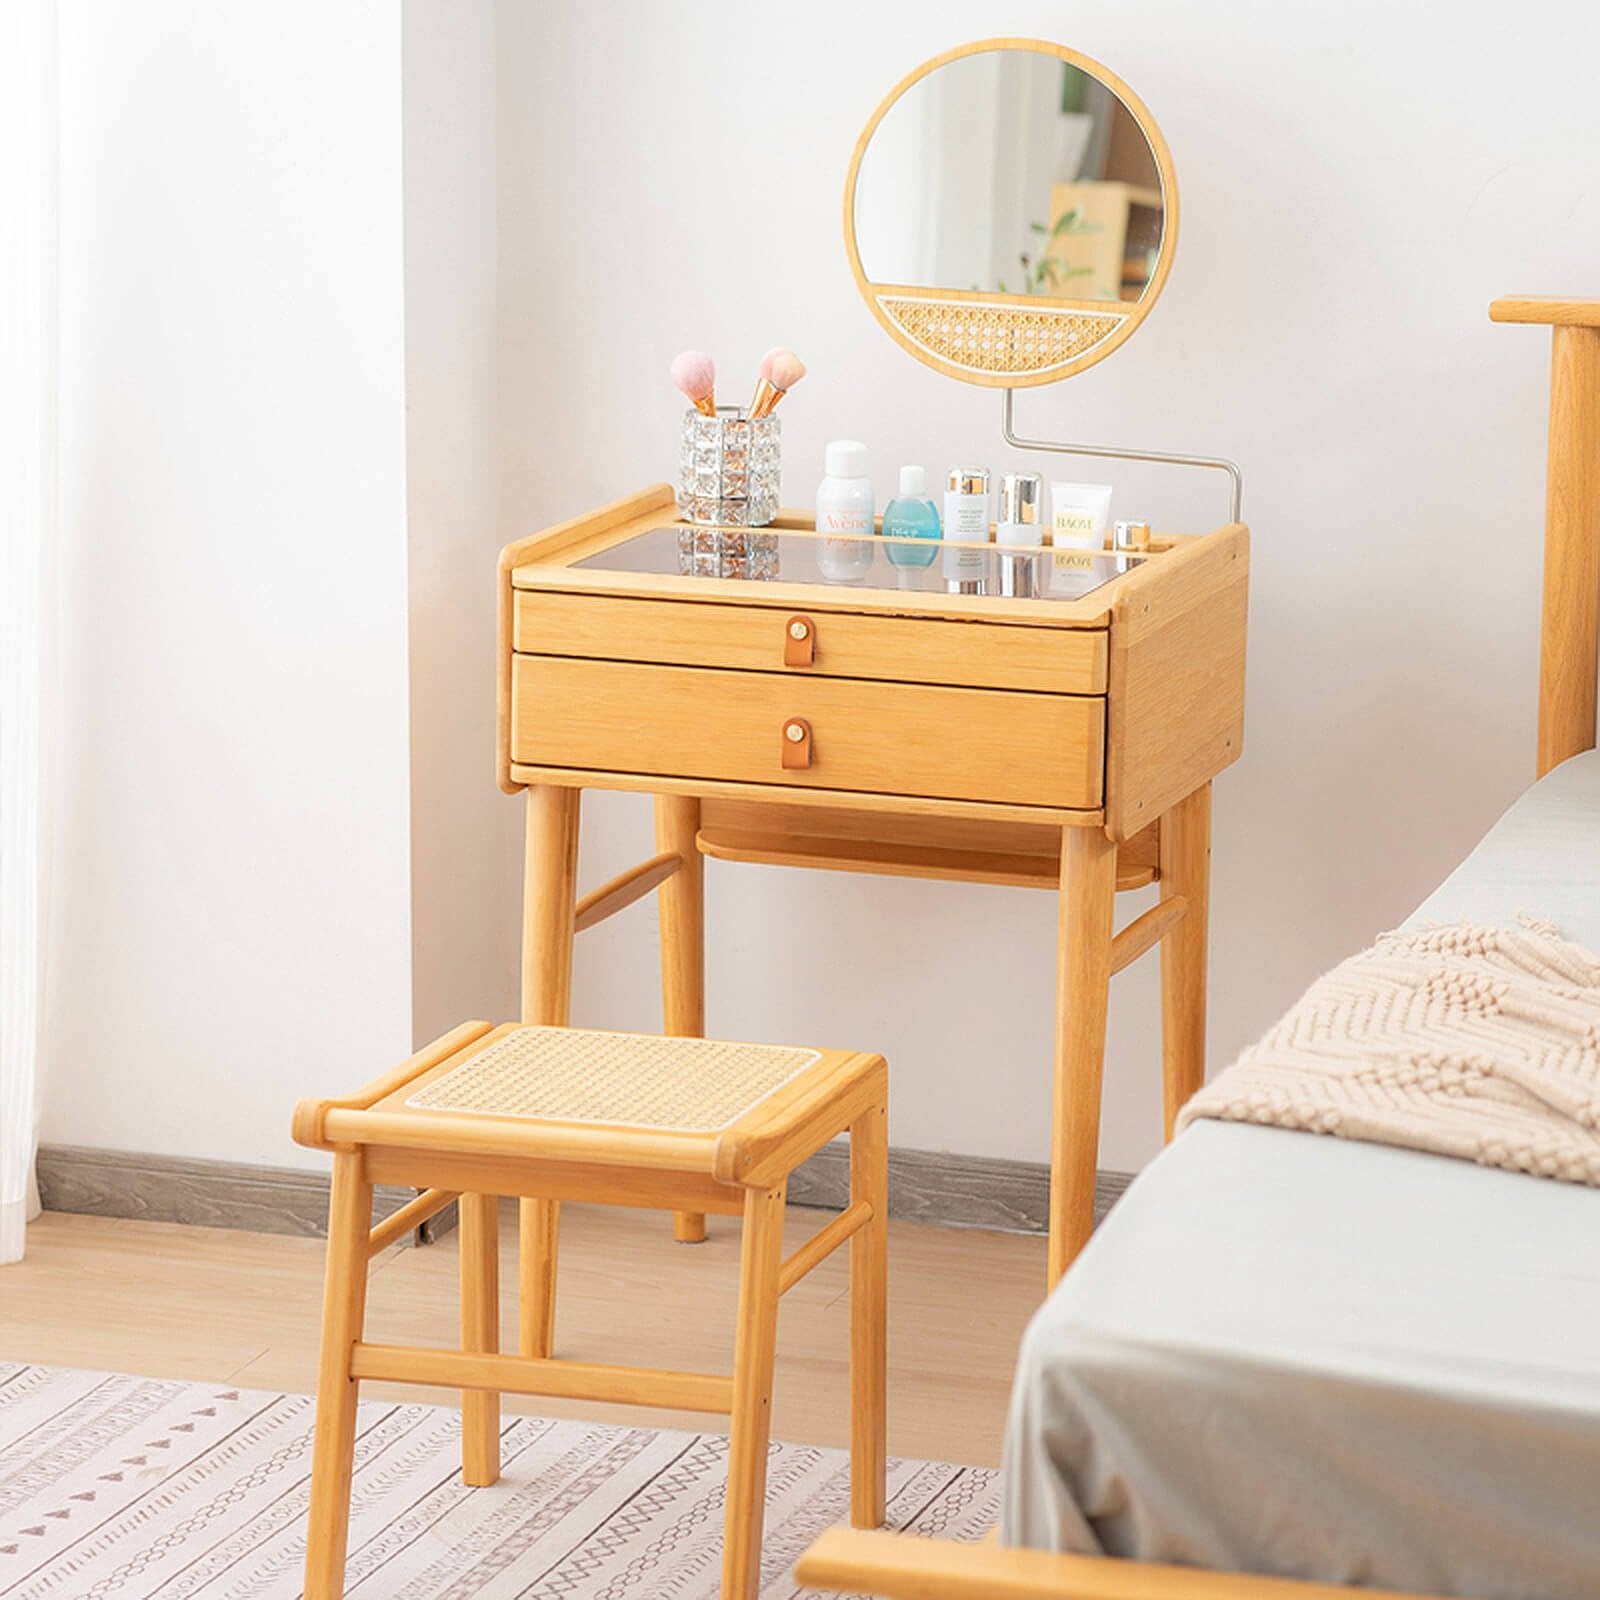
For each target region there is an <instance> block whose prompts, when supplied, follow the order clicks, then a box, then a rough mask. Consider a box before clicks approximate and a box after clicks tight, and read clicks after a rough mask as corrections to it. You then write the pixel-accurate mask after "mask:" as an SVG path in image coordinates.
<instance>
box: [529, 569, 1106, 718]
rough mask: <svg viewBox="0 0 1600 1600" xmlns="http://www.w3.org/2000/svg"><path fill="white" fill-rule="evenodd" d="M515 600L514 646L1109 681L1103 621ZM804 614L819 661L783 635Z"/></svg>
mask: <svg viewBox="0 0 1600 1600" xmlns="http://www.w3.org/2000/svg"><path fill="white" fill-rule="evenodd" d="M515 604H516V609H515V630H514V634H513V644H514V648H516V649H518V650H523V651H532V652H537V653H538V654H539V655H547V656H589V657H592V658H595V659H598V660H606V661H661V662H667V663H670V664H672V665H674V666H685V667H695V666H703V667H738V668H746V669H749V668H753V669H755V670H757V671H763V672H794V673H796V674H806V675H810V676H818V677H827V678H879V679H885V680H889V681H892V682H899V683H948V684H956V685H960V686H963V687H965V686H968V685H970V686H973V687H977V688H985V689H1036V690H1043V691H1049V692H1053V693H1057V694H1104V693H1105V692H1106V635H1105V633H1104V632H1103V631H1097V630H1089V629H1080V630H1076V631H1074V630H1073V629H1070V628H1050V627H1025V626H1018V625H1015V624H1010V625H1008V624H1004V623H994V622H937V621H932V620H930V619H926V618H919V617H889V616H872V615H864V614H862V613H859V612H839V611H807V612H796V611H791V610H786V609H783V608H780V607H777V606H741V605H722V604H708V603H696V602H694V601H685V600H633V599H620V598H616V597H613V596H609V595H588V594H558V593H551V592H549V591H544V590H528V589H520V590H518V591H517V594H516V596H515ZM796 617H800V618H801V619H803V620H804V622H805V623H806V624H807V626H808V627H809V628H810V629H812V630H813V641H814V657H813V660H812V663H811V665H809V666H786V665H785V653H784V645H785V643H786V642H787V640H788V628H789V624H790V622H791V621H793V620H794V619H795V618H796Z"/></svg>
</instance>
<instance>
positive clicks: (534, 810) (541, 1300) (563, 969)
mask: <svg viewBox="0 0 1600 1600" xmlns="http://www.w3.org/2000/svg"><path fill="white" fill-rule="evenodd" d="M582 794H583V791H582V790H580V789H558V788H553V787H551V786H550V785H549V784H537V785H535V786H534V787H532V788H530V789H529V790H528V834H527V852H526V855H525V856H524V879H523V892H522V1020H523V1021H524V1022H539V1023H546V1024H551V1025H555V1026H564V1025H565V1024H566V1022H567V1020H568V1017H569V1015H570V1011H571V1005H572V943H573V940H574V938H575V937H576V931H575V929H574V928H573V911H574V908H575V907H576V906H577V903H578V808H579V803H580V801H581V799H582ZM560 1226H561V1208H560V1205H559V1203H558V1202H557V1201H554V1200H524V1201H523V1202H522V1207H521V1230H520V1232H521V1238H520V1250H519V1275H518V1299H519V1312H520V1324H521V1332H522V1336H521V1341H520V1347H521V1351H522V1354H523V1355H525V1356H546V1357H547V1356H549V1354H550V1352H551V1349H552V1347H553V1344H554V1339H555V1324H556V1258H557V1254H558V1246H559V1242H560Z"/></svg>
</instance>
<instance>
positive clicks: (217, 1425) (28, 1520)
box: [0, 1363, 999, 1600]
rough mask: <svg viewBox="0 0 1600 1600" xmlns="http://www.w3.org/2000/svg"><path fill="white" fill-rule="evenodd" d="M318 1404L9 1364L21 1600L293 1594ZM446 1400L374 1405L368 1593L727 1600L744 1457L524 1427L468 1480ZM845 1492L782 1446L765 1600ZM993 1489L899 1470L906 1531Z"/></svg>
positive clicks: (367, 1483)
mask: <svg viewBox="0 0 1600 1600" xmlns="http://www.w3.org/2000/svg"><path fill="white" fill-rule="evenodd" d="M311 1424H312V1402H311V1401H310V1400H309V1399H308V1398H306V1397H305V1396H303V1395H281V1394H257V1393H252V1392H250V1391H248V1390H240V1389H230V1388H229V1387H227V1385H225V1384H190V1383H169V1382H162V1381H157V1380H155V1379H151V1378H130V1377H121V1376H108V1375H106V1374H104V1373H94V1372H66V1371H58V1370H55V1369H52V1368H47V1367H22V1366H8V1365H6V1364H4V1363H0V1595H4V1596H5V1597H6V1600H195V1597H198V1600H269V1597H270V1600H294V1597H295V1596H298V1595H299V1593H300V1563H301V1555H302V1552H303V1549H304V1545H303V1538H304V1530H305V1514H306V1497H307V1494H308V1491H309V1480H310V1471H311ZM460 1437H461V1436H460V1429H459V1424H458V1418H457V1415H456V1413H455V1412H454V1411H452V1410H449V1409H447V1408H443V1407H439V1406H421V1405H392V1404H387V1403H385V1402H382V1401H371V1402H368V1403H366V1404H364V1405H363V1406H362V1408H361V1426H360V1435H359V1439H358V1441H357V1444H356V1476H355V1493H354V1497H353V1505H354V1510H353V1517H352V1521H351V1536H350V1565H349V1572H348V1577H347V1580H346V1582H347V1593H348V1594H351V1595H355V1596H359V1597H363V1600H546V1597H550V1600H554V1597H556V1596H559V1597H561V1600H712V1597H714V1596H715V1595H716V1593H717V1579H718V1562H719V1560H720V1557H721V1535H722V1501H723V1486H724V1464H725V1460H726V1456H727V1441H726V1440H725V1439H724V1438H722V1437H720V1436H719V1435H716V1434H700V1433H667V1432H661V1431H658V1430H656V1429H654V1428H617V1427H603V1426H600V1425H599V1424H595V1423H587V1422H551V1421H548V1420H546V1419H543V1418H538V1417H511V1416H508V1417H507V1418H506V1424H505V1429H504V1433H503V1441H504V1442H503V1446H502V1458H503V1460H504V1463H505V1466H504V1475H503V1477H502V1478H501V1481H500V1482H499V1483H498V1484H497V1485H496V1486H495V1487H494V1488H492V1489H467V1488H465V1487H463V1485H462V1483H461V1474H460V1470H459V1468H460ZM848 1498H849V1474H848V1467H847V1458H846V1456H845V1453H844V1452H843V1451H840V1450H821V1449H812V1448H810V1447H808V1446H802V1445H792V1444H775V1445H774V1446H773V1447H772V1459H771V1463H770V1465H769V1469H768V1487H767V1529H766V1544H765V1552H764V1559H763V1565H762V1590H761V1593H762V1600H791V1597H794V1596H797V1595H801V1594H805V1593H809V1591H803V1590H800V1589H797V1588H796V1587H795V1585H794V1582H793V1580H792V1579H791V1577H790V1576H789V1574H790V1569H791V1568H792V1567H793V1565H794V1561H795V1559H796V1557H797V1556H798V1555H799V1554H800V1552H801V1551H802V1550H804V1549H805V1547H806V1546H807V1545H808V1544H809V1543H810V1542H811V1540H812V1539H813V1538H815V1537H816V1535H817V1534H818V1533H820V1532H821V1531H822V1529H823V1528H825V1527H827V1526H828V1525H829V1524H830V1523H833V1522H837V1521H840V1520H842V1518H843V1517H844V1515H845V1513H846V1508H847V1505H848ZM998 1513H999V1483H998V1474H997V1473H996V1472H993V1471H990V1470H987V1469H982V1468H976V1467H953V1466H945V1465H943V1464H941V1463H937V1462H931V1461H891V1462H890V1464H889V1520H890V1522H891V1524H892V1525H894V1526H895V1527H900V1528H907V1529H912V1530H915V1531H916V1532H919V1533H927V1534H940V1535H943V1536H944V1537H946V1538H957V1539H978V1538H981V1537H982V1536H983V1534H984V1533H985V1532H986V1531H987V1530H988V1529H989V1527H990V1526H992V1525H993V1523H994V1522H995V1521H996V1520H997V1517H998Z"/></svg>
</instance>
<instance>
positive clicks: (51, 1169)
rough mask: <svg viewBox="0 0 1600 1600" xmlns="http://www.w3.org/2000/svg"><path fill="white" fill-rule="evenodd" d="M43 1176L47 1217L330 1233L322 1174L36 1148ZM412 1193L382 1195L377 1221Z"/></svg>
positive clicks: (382, 1192)
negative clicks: (71, 1215)
mask: <svg viewBox="0 0 1600 1600" xmlns="http://www.w3.org/2000/svg"><path fill="white" fill-rule="evenodd" d="M38 1173H39V1201H40V1204H41V1205H43V1207H44V1209H45V1210H46V1211H75V1212H78V1213H80V1214H82V1215H85V1216H91V1217H136V1218H139V1219H140V1220H142V1221H145V1222H187V1223H192V1224H194V1225H196V1226H198V1227H202V1228H245V1229H248V1230H250V1231H251V1232H254V1233H293V1234H299V1235H301V1236H302V1237H305V1238H308V1239H314V1238H321V1237H322V1236H324V1235H325V1234H326V1233H327V1231H328V1178H327V1175H326V1174H325V1173H321V1172H302V1171H298V1170H296V1169H295V1168H293V1167H252V1166H246V1165H245V1164H243V1163H241V1162H235V1161H187V1160H184V1159H182V1158H181V1157H178V1156H146V1155H137V1154H134V1153H132V1152H129V1151H125V1150H89V1149H85V1148H84V1147H82V1146H80V1145H70V1144H54V1145H51V1144H46V1145H40V1147H39V1160H38ZM415 1194H416V1191H415V1190H413V1189H396V1188H389V1187H384V1188H380V1189H378V1190H377V1191H376V1193H375V1195H374V1197H373V1214H374V1216H375V1217H378V1218H382V1217H386V1216H388V1215H389V1213H390V1212H391V1211H398V1210H399V1209H400V1207H401V1206H403V1205H404V1204H405V1203H406V1202H407V1201H408V1200H411V1199H413V1198H415Z"/></svg>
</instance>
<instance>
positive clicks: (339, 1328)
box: [305, 1152, 372, 1600]
mask: <svg viewBox="0 0 1600 1600" xmlns="http://www.w3.org/2000/svg"><path fill="white" fill-rule="evenodd" d="M371 1227H372V1185H371V1184H370V1183H368V1182H367V1181H366V1179H365V1178H364V1176H363V1174H362V1166H361V1156H360V1155H359V1154H356V1153H354V1152H351V1153H349V1154H342V1155H336V1156H335V1157H334V1158H333V1192H332V1195H331V1198H330V1200H329V1204H328V1263H327V1273H326V1279H325V1286H324V1289H323V1296H322V1354H321V1357H320V1359H319V1361H318V1365H317V1431H316V1439H315V1442H314V1444H313V1446H312V1452H311V1516H310V1525H309V1527H308V1529H307V1533H306V1585H305V1600H339V1596H341V1595H342V1594H343V1593H344V1564H345V1551H346V1548H347V1546H348V1544H349V1539H350V1480H351V1475H352V1472H353V1470H354V1465H355V1447H356V1399H357V1396H358V1393H359V1390H360V1383H359V1382H358V1381H357V1380H356V1379H355V1378H352V1377H351V1376H350V1351H351V1347H352V1346H353V1345H354V1344H355V1343H356V1341H357V1340H358V1339H359V1338H360V1337H361V1333H362V1329H363V1327H364V1326H365V1323H366V1314H367V1234H368V1231H369V1230H370V1229H371Z"/></svg>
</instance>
